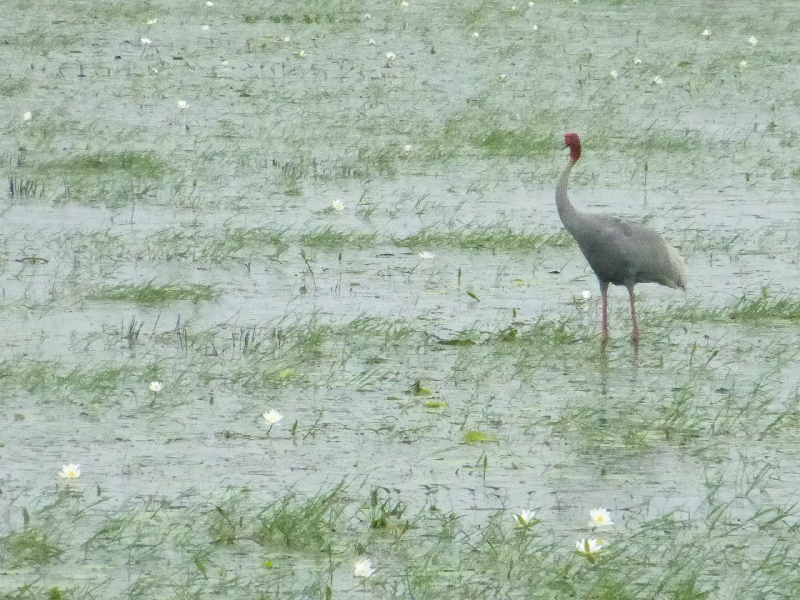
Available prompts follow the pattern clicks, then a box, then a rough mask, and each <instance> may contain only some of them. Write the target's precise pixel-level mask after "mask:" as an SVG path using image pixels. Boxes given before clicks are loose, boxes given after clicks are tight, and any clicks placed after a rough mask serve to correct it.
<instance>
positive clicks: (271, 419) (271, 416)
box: [264, 410, 283, 425]
mask: <svg viewBox="0 0 800 600" xmlns="http://www.w3.org/2000/svg"><path fill="white" fill-rule="evenodd" d="M282 418H283V415H282V414H281V413H279V412H278V411H277V410H270V411H269V412H265V413H264V420H265V421H266V422H267V423H269V424H270V425H275V423H277V422H278V421H280V420H281V419H282Z"/></svg>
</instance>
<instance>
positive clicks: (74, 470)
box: [59, 463, 81, 479]
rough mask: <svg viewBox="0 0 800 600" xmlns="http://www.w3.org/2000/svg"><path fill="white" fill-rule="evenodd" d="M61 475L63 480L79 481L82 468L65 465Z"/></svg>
mask: <svg viewBox="0 0 800 600" xmlns="http://www.w3.org/2000/svg"><path fill="white" fill-rule="evenodd" d="M59 475H61V478H62V479H77V478H78V477H80V476H81V466H80V465H73V464H72V463H70V464H68V465H64V466H63V467H61V473H59Z"/></svg>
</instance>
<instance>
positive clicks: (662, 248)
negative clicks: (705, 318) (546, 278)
mask: <svg viewBox="0 0 800 600" xmlns="http://www.w3.org/2000/svg"><path fill="white" fill-rule="evenodd" d="M581 221H582V225H581V227H580V232H578V233H579V235H576V236H575V239H576V240H577V241H578V245H579V246H580V248H581V251H582V252H583V255H584V256H585V257H586V260H588V261H589V264H590V265H591V267H592V269H593V270H594V272H595V273H596V274H597V276H598V277H599V278H600V279H602V280H604V281H608V282H611V283H615V284H618V285H629V284H635V283H648V282H655V283H660V284H662V285H666V286H669V287H677V288H684V287H685V286H686V276H685V275H684V272H683V266H682V261H681V259H680V257H679V256H678V254H677V252H676V251H675V250H674V249H673V248H671V247H670V246H668V245H667V243H666V242H664V240H663V239H662V238H661V236H660V235H658V234H657V233H656V232H655V231H653V230H652V229H650V228H648V227H645V226H644V225H640V224H639V223H631V222H629V221H625V220H623V219H620V218H619V217H614V216H610V215H593V214H586V213H583V214H582V215H581Z"/></svg>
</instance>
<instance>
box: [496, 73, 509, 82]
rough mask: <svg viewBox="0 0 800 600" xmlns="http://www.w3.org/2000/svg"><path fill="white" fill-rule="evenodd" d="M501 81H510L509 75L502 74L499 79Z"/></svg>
mask: <svg viewBox="0 0 800 600" xmlns="http://www.w3.org/2000/svg"><path fill="white" fill-rule="evenodd" d="M498 79H499V80H500V81H508V75H506V74H505V73H500V77H498Z"/></svg>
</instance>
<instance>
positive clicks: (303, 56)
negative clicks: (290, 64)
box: [297, 50, 306, 58]
mask: <svg viewBox="0 0 800 600" xmlns="http://www.w3.org/2000/svg"><path fill="white" fill-rule="evenodd" d="M297 56H299V57H300V58H305V57H306V52H305V50H300V52H298V53H297Z"/></svg>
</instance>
